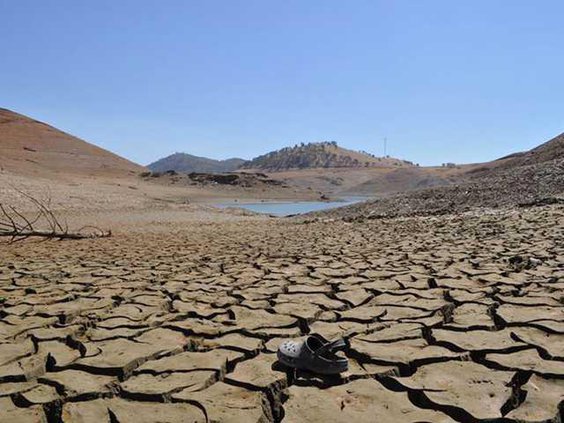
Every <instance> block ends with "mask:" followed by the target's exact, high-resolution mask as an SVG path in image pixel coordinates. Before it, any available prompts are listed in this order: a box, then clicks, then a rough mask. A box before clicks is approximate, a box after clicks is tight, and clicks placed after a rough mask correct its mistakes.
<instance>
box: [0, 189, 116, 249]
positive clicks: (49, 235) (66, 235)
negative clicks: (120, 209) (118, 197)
mask: <svg viewBox="0 0 564 423" xmlns="http://www.w3.org/2000/svg"><path fill="white" fill-rule="evenodd" d="M16 191H17V192H18V193H19V194H21V195H22V196H23V197H24V198H26V199H27V200H28V201H29V202H30V203H31V204H32V205H33V206H34V208H35V211H34V212H33V213H31V215H30V216H26V215H25V214H24V213H23V212H21V211H20V210H18V209H17V208H16V207H14V206H7V205H4V204H2V203H0V237H9V238H10V242H16V241H22V240H24V239H27V238H30V237H41V238H44V239H59V240H62V239H85V238H103V237H109V236H111V234H112V232H111V231H104V230H102V229H100V228H98V227H96V226H83V227H82V228H80V229H78V230H77V231H69V227H68V224H67V223H66V222H64V223H61V221H60V220H59V219H58V218H57V216H56V215H55V213H53V210H52V209H51V198H50V197H49V198H47V199H46V200H39V199H37V198H35V197H33V196H32V195H30V194H28V193H26V192H24V191H21V190H18V189H16Z"/></svg>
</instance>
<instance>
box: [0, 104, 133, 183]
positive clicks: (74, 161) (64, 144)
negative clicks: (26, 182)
mask: <svg viewBox="0 0 564 423" xmlns="http://www.w3.org/2000/svg"><path fill="white" fill-rule="evenodd" d="M0 148H1V151H2V154H1V155H0V170H2V171H9V172H11V173H14V174H22V175H34V176H40V177H51V176H56V175H59V174H79V175H85V176H120V175H123V176H125V175H129V174H137V173H139V172H140V171H143V170H144V168H143V167H142V166H139V165H137V164H135V163H132V162H130V161H129V160H126V159H124V158H122V157H120V156H118V155H116V154H113V153H111V152H109V151H107V150H104V149H103V148H100V147H96V146H95V145H92V144H89V143H87V142H86V141H83V140H81V139H79V138H77V137H74V136H72V135H70V134H67V133H65V132H62V131H60V130H58V129H56V128H54V127H52V126H50V125H47V124H46V123H43V122H39V121H37V120H34V119H31V118H29V117H27V116H24V115H21V114H18V113H15V112H12V111H10V110H7V109H0Z"/></svg>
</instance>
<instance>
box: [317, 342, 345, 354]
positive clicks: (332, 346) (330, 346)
mask: <svg viewBox="0 0 564 423" xmlns="http://www.w3.org/2000/svg"><path fill="white" fill-rule="evenodd" d="M346 346H347V341H345V340H344V339H343V338H339V339H336V340H335V341H332V342H328V343H327V344H325V345H323V346H322V347H320V348H318V349H317V350H315V355H320V354H323V353H325V352H327V351H329V352H333V351H340V350H342V349H344V348H345V347H346Z"/></svg>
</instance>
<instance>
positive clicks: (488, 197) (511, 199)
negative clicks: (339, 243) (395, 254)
mask: <svg viewBox="0 0 564 423" xmlns="http://www.w3.org/2000/svg"><path fill="white" fill-rule="evenodd" d="M563 147H564V135H559V136H557V137H556V138H553V139H552V140H550V141H548V142H546V143H544V144H542V145H540V146H538V147H536V148H534V149H532V150H529V151H527V152H524V153H517V154H513V155H511V156H508V157H505V158H502V159H499V160H496V161H493V162H489V163H485V164H484V165H481V166H479V167H472V168H471V170H470V171H469V172H465V173H463V174H461V175H460V178H461V179H460V180H458V181H456V182H455V183H452V184H450V185H448V186H439V187H433V188H427V189H420V190H417V191H412V192H404V193H400V194H397V195H395V196H392V197H388V198H385V199H380V200H376V201H371V202H366V203H363V204H359V205H356V206H351V207H349V208H343V209H342V210H337V211H334V212H331V213H332V214H334V215H338V216H341V217H344V218H345V219H352V220H356V219H360V220H362V219H374V218H379V217H393V216H405V215H429V214H445V213H459V212H465V211H469V210H472V209H476V208H500V207H502V208H503V207H515V206H521V207H529V206H534V205H544V204H552V203H560V204H562V203H564V154H563V152H564V148H563Z"/></svg>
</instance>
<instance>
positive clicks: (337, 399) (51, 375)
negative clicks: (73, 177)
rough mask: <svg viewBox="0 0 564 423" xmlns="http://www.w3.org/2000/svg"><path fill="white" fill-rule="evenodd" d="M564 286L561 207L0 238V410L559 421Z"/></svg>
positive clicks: (132, 418)
mask: <svg viewBox="0 0 564 423" xmlns="http://www.w3.org/2000/svg"><path fill="white" fill-rule="evenodd" d="M563 288H564V207H562V206H558V205H552V206H544V207H532V208H528V209H521V210H518V211H497V212H490V213H486V212H480V213H477V212H476V213H466V214H463V215H458V216H453V215H444V216H435V217H409V218H395V219H379V220H367V221H364V222H361V223H359V222H353V223H347V222H343V221H341V220H337V221H333V222H331V221H325V222H312V223H303V222H300V221H298V220H289V219H266V218H257V219H256V220H253V219H252V218H249V217H245V218H244V219H243V218H241V219H240V220H237V219H232V220H230V221H194V222H184V223H182V224H178V222H176V223H175V226H174V230H172V229H170V228H169V230H168V231H166V232H159V231H153V232H150V233H141V232H139V231H137V232H134V231H130V232H125V233H122V234H119V233H118V235H116V236H114V237H113V238H107V239H97V240H87V241H76V242H25V243H20V244H13V245H6V244H0V297H1V298H0V302H1V303H2V305H1V306H0V421H1V422H41V421H43V422H46V421H48V422H93V423H94V422H96V423H100V422H112V423H115V422H120V423H128V422H135V423H142V422H155V421H160V422H206V421H207V422H241V423H242V422H245V423H246V422H272V421H275V422H279V421H283V422H296V423H297V422H310V421H311V422H343V421H345V422H351V423H352V422H375V421H377V422H379V423H386V422H393V423H399V422H453V421H458V422H478V421H488V422H560V421H562V417H563V416H562V414H563V408H564V406H563V404H564V403H563V399H564V363H563V361H564V307H563V292H564V291H563ZM311 332H317V333H320V334H322V335H324V336H325V337H328V338H332V337H337V336H345V337H346V338H347V340H348V344H349V345H348V348H347V349H346V350H345V354H346V355H347V357H348V358H349V365H350V366H349V367H350V368H349V371H348V372H347V373H346V374H343V375H341V376H340V377H328V378H327V377H325V378H322V377H319V376H316V375H313V374H307V373H305V372H293V371H289V370H287V369H285V368H283V367H282V366H281V365H279V364H278V363H277V362H276V354H275V351H276V348H277V347H278V345H279V344H280V343H281V342H282V341H283V340H284V339H287V338H294V337H296V338H299V337H303V336H304V335H306V334H308V333H311Z"/></svg>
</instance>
